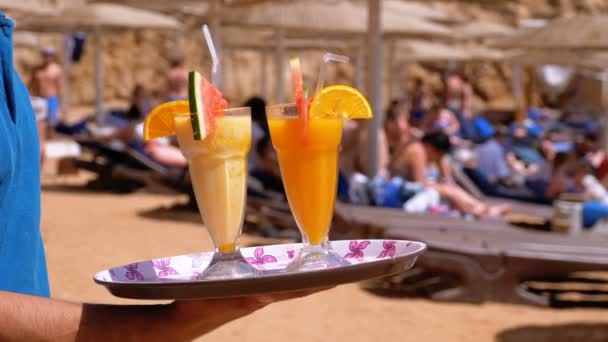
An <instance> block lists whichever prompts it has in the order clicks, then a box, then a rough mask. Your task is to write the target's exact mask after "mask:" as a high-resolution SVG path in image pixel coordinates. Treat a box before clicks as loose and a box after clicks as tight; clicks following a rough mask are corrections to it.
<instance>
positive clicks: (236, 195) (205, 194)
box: [175, 115, 251, 253]
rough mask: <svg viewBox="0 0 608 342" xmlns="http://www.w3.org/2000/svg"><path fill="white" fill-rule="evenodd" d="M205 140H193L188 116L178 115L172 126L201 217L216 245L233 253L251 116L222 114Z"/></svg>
mask: <svg viewBox="0 0 608 342" xmlns="http://www.w3.org/2000/svg"><path fill="white" fill-rule="evenodd" d="M215 125H216V128H215V131H214V132H213V133H212V135H210V136H209V137H207V138H206V139H205V140H202V141H200V140H194V139H193V135H192V125H191V123H190V116H189V115H178V116H176V118H175V128H176V133H177V140H178V142H179V146H180V149H181V150H182V153H183V154H184V156H186V158H187V159H188V167H189V169H190V179H191V180H192V187H193V189H194V194H195V196H196V202H197V204H198V206H199V209H200V213H201V216H202V218H203V221H205V224H206V225H207V229H208V230H209V233H210V234H211V237H212V239H213V240H214V242H215V244H216V246H217V248H218V249H219V251H220V252H222V253H230V252H234V251H235V249H236V244H237V242H238V237H239V235H240V230H241V226H242V223H243V214H244V210H245V196H246V191H247V159H246V156H247V153H248V151H249V148H250V144H251V118H250V117H246V116H224V117H220V118H217V119H216V121H215Z"/></svg>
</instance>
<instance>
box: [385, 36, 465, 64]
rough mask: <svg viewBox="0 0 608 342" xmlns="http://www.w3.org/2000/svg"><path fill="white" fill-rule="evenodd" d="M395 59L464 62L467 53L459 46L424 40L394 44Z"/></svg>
mask: <svg viewBox="0 0 608 342" xmlns="http://www.w3.org/2000/svg"><path fill="white" fill-rule="evenodd" d="M395 54H396V58H397V59H399V60H402V61H408V62H437V61H465V60H467V59H470V58H471V57H470V55H469V54H468V52H467V51H466V50H465V49H464V48H462V47H459V46H455V45H449V44H445V43H439V42H430V41H424V40H404V41H399V42H397V43H396V50H395Z"/></svg>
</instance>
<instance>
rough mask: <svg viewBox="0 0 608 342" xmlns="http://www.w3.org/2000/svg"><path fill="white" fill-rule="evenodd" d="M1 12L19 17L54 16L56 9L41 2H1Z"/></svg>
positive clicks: (2, 0) (28, 0)
mask: <svg viewBox="0 0 608 342" xmlns="http://www.w3.org/2000/svg"><path fill="white" fill-rule="evenodd" d="M0 10H1V11H8V12H10V13H11V14H13V13H14V14H16V15H17V16H20V15H24V14H42V15H45V14H53V13H54V12H55V8H54V7H53V6H50V5H49V4H48V2H43V1H40V0H0Z"/></svg>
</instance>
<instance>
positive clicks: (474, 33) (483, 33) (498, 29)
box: [455, 21, 517, 39]
mask: <svg viewBox="0 0 608 342" xmlns="http://www.w3.org/2000/svg"><path fill="white" fill-rule="evenodd" d="M455 30H456V33H457V36H458V38H462V39H485V38H497V37H506V36H511V35H513V34H515V32H517V31H516V30H515V29H514V28H512V27H511V26H507V25H503V24H500V23H495V22H489V21H471V22H468V23H466V24H464V25H461V26H457V27H456V28H455Z"/></svg>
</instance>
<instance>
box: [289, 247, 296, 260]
mask: <svg viewBox="0 0 608 342" xmlns="http://www.w3.org/2000/svg"><path fill="white" fill-rule="evenodd" d="M287 257H288V258H289V259H293V258H294V257H295V251H294V250H293V249H290V250H288V251H287Z"/></svg>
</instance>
